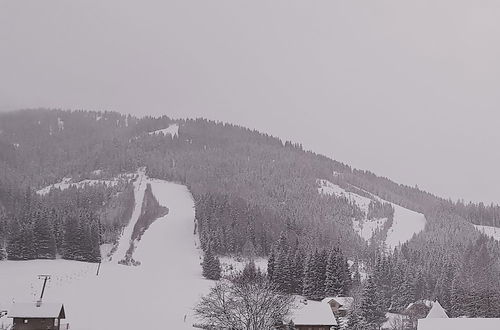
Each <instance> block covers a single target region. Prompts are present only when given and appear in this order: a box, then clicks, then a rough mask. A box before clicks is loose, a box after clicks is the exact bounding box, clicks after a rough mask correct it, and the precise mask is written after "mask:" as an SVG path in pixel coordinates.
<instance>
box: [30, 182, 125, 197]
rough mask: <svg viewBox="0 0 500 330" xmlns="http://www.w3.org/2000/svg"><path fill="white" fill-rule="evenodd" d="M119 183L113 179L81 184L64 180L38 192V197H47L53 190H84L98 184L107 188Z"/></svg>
mask: <svg viewBox="0 0 500 330" xmlns="http://www.w3.org/2000/svg"><path fill="white" fill-rule="evenodd" d="M118 182H119V178H116V179H113V180H101V179H99V180H91V179H88V180H82V181H79V182H73V179H72V178H63V179H62V180H61V182H58V183H54V184H51V185H49V186H47V187H44V188H42V189H40V190H37V192H36V193H37V194H38V195H46V194H48V193H49V192H50V190H51V189H53V188H54V189H60V190H66V189H68V188H69V187H71V186H75V187H77V188H83V187H85V186H93V185H96V184H105V185H106V186H108V187H109V186H115V185H117V184H118Z"/></svg>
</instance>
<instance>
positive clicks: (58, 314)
mask: <svg viewBox="0 0 500 330" xmlns="http://www.w3.org/2000/svg"><path fill="white" fill-rule="evenodd" d="M7 317H9V318H11V319H13V329H15V330H41V329H43V330H61V329H62V328H61V320H62V319H65V318H66V314H65V312H64V305H63V304H58V303H46V302H41V301H38V302H36V303H15V304H13V305H12V307H11V309H10V310H9V312H8V314H7Z"/></svg>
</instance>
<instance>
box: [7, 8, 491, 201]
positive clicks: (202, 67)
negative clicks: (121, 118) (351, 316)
mask: <svg viewBox="0 0 500 330" xmlns="http://www.w3.org/2000/svg"><path fill="white" fill-rule="evenodd" d="M499 59H500V2H498V1H497V0H474V1H472V0H471V1H462V0H441V1H440V0H418V1H382V0H378V1H372V0H369V1H368V0H367V1H334V0H328V1H319V0H315V1H292V0H265V1H264V0H252V1H244V2H243V1H235V0H227V1H217V0H212V1H204V0H200V1H193V0H178V1H169V0H163V1H130V0H126V1H124V0H121V1H102V0H99V1H97V0H86V1H80V0H79V1H76V0H72V1H63V0H60V1H55V0H44V1H39V0H37V1H21V0H19V1H7V0H0V109H4V110H5V109H15V108H23V107H38V106H45V107H57V108H72V109H75V108H84V109H92V110H116V111H120V112H125V113H133V114H137V115H144V114H151V115H158V114H167V115H170V116H173V117H197V116H202V117H208V118H211V119H218V120H224V121H229V122H233V123H238V124H242V125H244V126H248V127H251V128H257V129H259V130H262V131H265V132H268V133H271V134H273V135H277V136H279V137H281V138H284V139H292V140H294V141H298V142H302V143H303V144H304V146H305V147H306V148H310V149H313V150H314V151H317V152H321V153H324V154H326V155H328V156H332V157H333V158H335V159H338V160H340V161H344V162H347V163H349V164H351V165H353V166H355V167H358V168H363V169H369V170H372V171H374V172H376V173H377V174H380V175H385V176H388V177H390V178H392V179H394V180H396V181H399V182H402V183H406V184H411V185H413V184H418V185H419V186H420V187H421V188H425V189H426V190H429V191H431V192H433V193H436V194H439V195H441V196H444V197H452V198H458V197H463V198H465V199H467V200H469V199H472V200H477V201H479V200H482V201H485V202H491V201H495V202H500V174H499V173H498V172H499V169H500V152H499V150H498V149H499V148H498V147H499V145H500V130H499V129H498V127H499V123H500V113H499V109H500V107H499V106H500V60H499Z"/></svg>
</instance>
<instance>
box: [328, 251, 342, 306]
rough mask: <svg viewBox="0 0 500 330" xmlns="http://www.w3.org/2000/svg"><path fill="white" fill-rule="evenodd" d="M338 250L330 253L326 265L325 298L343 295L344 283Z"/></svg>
mask: <svg viewBox="0 0 500 330" xmlns="http://www.w3.org/2000/svg"><path fill="white" fill-rule="evenodd" d="M339 257H340V256H339V253H338V250H337V249H333V250H332V251H330V254H329V256H328V262H327V265H326V280H325V296H327V297H335V296H338V295H340V294H341V293H342V291H343V283H342V280H343V278H342V276H341V270H340V267H341V265H340V262H339Z"/></svg>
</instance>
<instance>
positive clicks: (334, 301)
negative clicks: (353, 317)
mask: <svg viewBox="0 0 500 330" xmlns="http://www.w3.org/2000/svg"><path fill="white" fill-rule="evenodd" d="M322 302H324V303H327V304H328V305H330V308H331V310H332V312H333V314H335V316H337V317H346V316H347V312H348V311H349V310H350V309H351V308H352V305H353V304H354V298H353V297H327V298H325V299H323V300H322Z"/></svg>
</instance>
